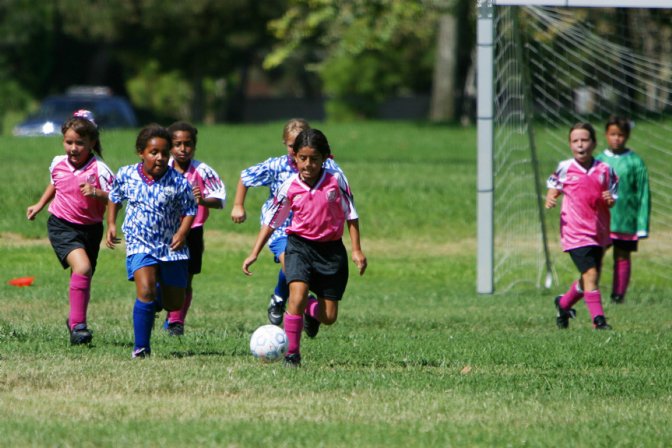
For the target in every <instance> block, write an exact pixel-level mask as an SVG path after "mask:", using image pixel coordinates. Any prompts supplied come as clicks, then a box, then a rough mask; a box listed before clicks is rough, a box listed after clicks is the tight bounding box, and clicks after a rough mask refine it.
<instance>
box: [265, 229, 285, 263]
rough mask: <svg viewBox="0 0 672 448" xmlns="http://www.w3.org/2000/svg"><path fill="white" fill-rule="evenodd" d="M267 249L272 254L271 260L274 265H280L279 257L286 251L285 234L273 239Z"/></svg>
mask: <svg viewBox="0 0 672 448" xmlns="http://www.w3.org/2000/svg"><path fill="white" fill-rule="evenodd" d="M268 248H269V249H270V250H271V252H273V255H274V257H273V260H275V262H276V263H280V255H282V254H284V253H285V250H286V249H287V235H286V234H285V235H282V236H279V237H277V238H275V239H274V240H273V241H271V243H270V244H269V245H268Z"/></svg>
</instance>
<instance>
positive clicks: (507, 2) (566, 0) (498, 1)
mask: <svg viewBox="0 0 672 448" xmlns="http://www.w3.org/2000/svg"><path fill="white" fill-rule="evenodd" d="M481 3H486V1H485V0H482V1H479V6H480V5H481ZM492 4H493V5H495V6H555V7H559V8H562V7H568V8H592V7H594V8H672V1H670V0H492Z"/></svg>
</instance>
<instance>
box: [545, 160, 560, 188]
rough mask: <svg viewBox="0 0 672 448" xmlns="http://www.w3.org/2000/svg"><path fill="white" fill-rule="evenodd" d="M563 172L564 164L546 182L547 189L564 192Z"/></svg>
mask: <svg viewBox="0 0 672 448" xmlns="http://www.w3.org/2000/svg"><path fill="white" fill-rule="evenodd" d="M563 171H564V165H563V164H562V163H560V164H558V167H557V168H556V170H555V171H554V172H553V174H551V175H550V176H549V178H548V179H547V180H546V188H549V189H550V188H553V189H555V190H559V191H562V179H563Z"/></svg>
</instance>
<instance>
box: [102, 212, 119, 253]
mask: <svg viewBox="0 0 672 448" xmlns="http://www.w3.org/2000/svg"><path fill="white" fill-rule="evenodd" d="M120 208H121V204H120V203H116V202H113V201H108V203H107V232H106V234H105V245H106V246H107V247H109V248H110V249H114V246H115V245H116V244H118V243H119V241H121V239H120V238H118V237H117V214H118V213H119V209H120Z"/></svg>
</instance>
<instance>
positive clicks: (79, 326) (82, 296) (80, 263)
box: [66, 248, 93, 345]
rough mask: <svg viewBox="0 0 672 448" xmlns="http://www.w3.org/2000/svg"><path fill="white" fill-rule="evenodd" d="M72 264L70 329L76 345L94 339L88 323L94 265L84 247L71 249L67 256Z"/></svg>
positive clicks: (73, 342) (68, 261) (67, 259)
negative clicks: (92, 265) (87, 316)
mask: <svg viewBox="0 0 672 448" xmlns="http://www.w3.org/2000/svg"><path fill="white" fill-rule="evenodd" d="M66 261H67V263H68V265H69V266H70V270H71V274H70V288H69V302H70V313H69V314H68V329H69V330H70V343H71V344H74V345H78V344H88V343H90V342H91V340H92V339H93V335H92V334H91V331H90V330H89V329H88V327H87V324H86V315H87V310H88V307H89V301H90V299H91V276H92V271H93V269H92V267H91V262H90V261H89V256H88V255H87V253H86V250H84V248H79V249H75V250H73V251H71V252H70V253H69V254H68V256H67V257H66Z"/></svg>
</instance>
